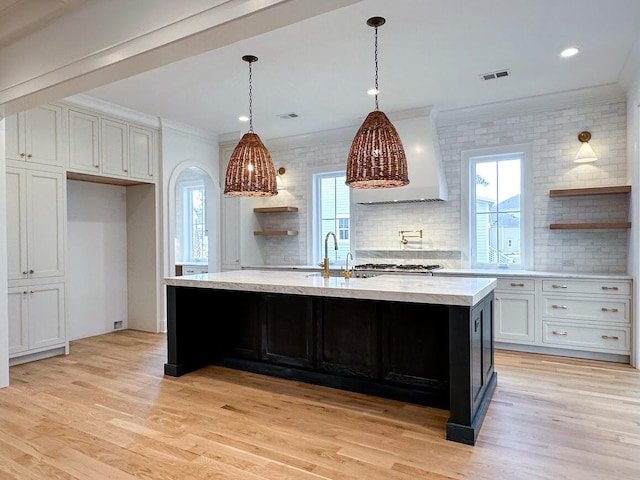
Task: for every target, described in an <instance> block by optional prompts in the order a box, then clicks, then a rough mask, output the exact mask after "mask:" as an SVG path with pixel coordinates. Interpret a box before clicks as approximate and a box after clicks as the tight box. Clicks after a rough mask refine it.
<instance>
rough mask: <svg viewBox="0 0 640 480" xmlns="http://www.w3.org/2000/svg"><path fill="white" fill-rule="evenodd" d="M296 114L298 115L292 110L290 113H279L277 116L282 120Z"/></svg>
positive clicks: (296, 115) (293, 116)
mask: <svg viewBox="0 0 640 480" xmlns="http://www.w3.org/2000/svg"><path fill="white" fill-rule="evenodd" d="M298 116H299V115H298V114H297V113H293V112H290V113H281V114H280V115H278V117H280V118H281V119H283V120H289V119H290V118H296V117H298Z"/></svg>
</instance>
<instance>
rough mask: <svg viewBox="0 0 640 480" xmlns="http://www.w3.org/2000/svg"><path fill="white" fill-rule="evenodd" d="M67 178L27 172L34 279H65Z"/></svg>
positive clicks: (30, 262)
mask: <svg viewBox="0 0 640 480" xmlns="http://www.w3.org/2000/svg"><path fill="white" fill-rule="evenodd" d="M63 181H64V179H63V176H62V174H58V173H51V172H41V171H37V170H27V259H28V262H27V267H28V270H29V277H30V278H43V277H53V276H62V275H64V261H63V260H64V254H63V252H64V250H63V234H64V208H63V205H64V203H63V192H64V190H63V188H64V186H63Z"/></svg>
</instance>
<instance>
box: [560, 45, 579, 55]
mask: <svg viewBox="0 0 640 480" xmlns="http://www.w3.org/2000/svg"><path fill="white" fill-rule="evenodd" d="M579 51H580V50H579V49H577V48H576V47H569V48H565V49H564V50H563V51H562V52H560V56H561V57H573V56H574V55H575V54H576V53H578V52H579Z"/></svg>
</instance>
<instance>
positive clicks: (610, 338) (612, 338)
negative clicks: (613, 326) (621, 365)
mask: <svg viewBox="0 0 640 480" xmlns="http://www.w3.org/2000/svg"><path fill="white" fill-rule="evenodd" d="M602 338H603V339H604V340H618V337H617V336H613V335H612V336H609V335H602Z"/></svg>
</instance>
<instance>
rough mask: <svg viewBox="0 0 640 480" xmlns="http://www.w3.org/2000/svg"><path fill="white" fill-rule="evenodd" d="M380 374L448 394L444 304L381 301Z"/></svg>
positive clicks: (446, 334)
mask: <svg viewBox="0 0 640 480" xmlns="http://www.w3.org/2000/svg"><path fill="white" fill-rule="evenodd" d="M381 308H382V312H383V319H382V329H381V332H382V338H381V340H382V341H381V343H382V377H383V379H384V380H388V381H390V382H394V383H404V384H409V385H415V386H418V387H421V388H425V389H428V390H433V391H434V392H435V391H440V392H442V393H441V395H442V396H443V397H447V398H448V395H449V367H448V365H447V364H446V363H443V362H442V359H443V358H447V356H448V355H449V350H448V347H449V345H448V342H447V339H448V338H449V324H448V313H449V312H448V308H447V307H446V306H441V305H425V304H417V303H399V302H398V303H390V302H386V303H383V304H382V306H381Z"/></svg>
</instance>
